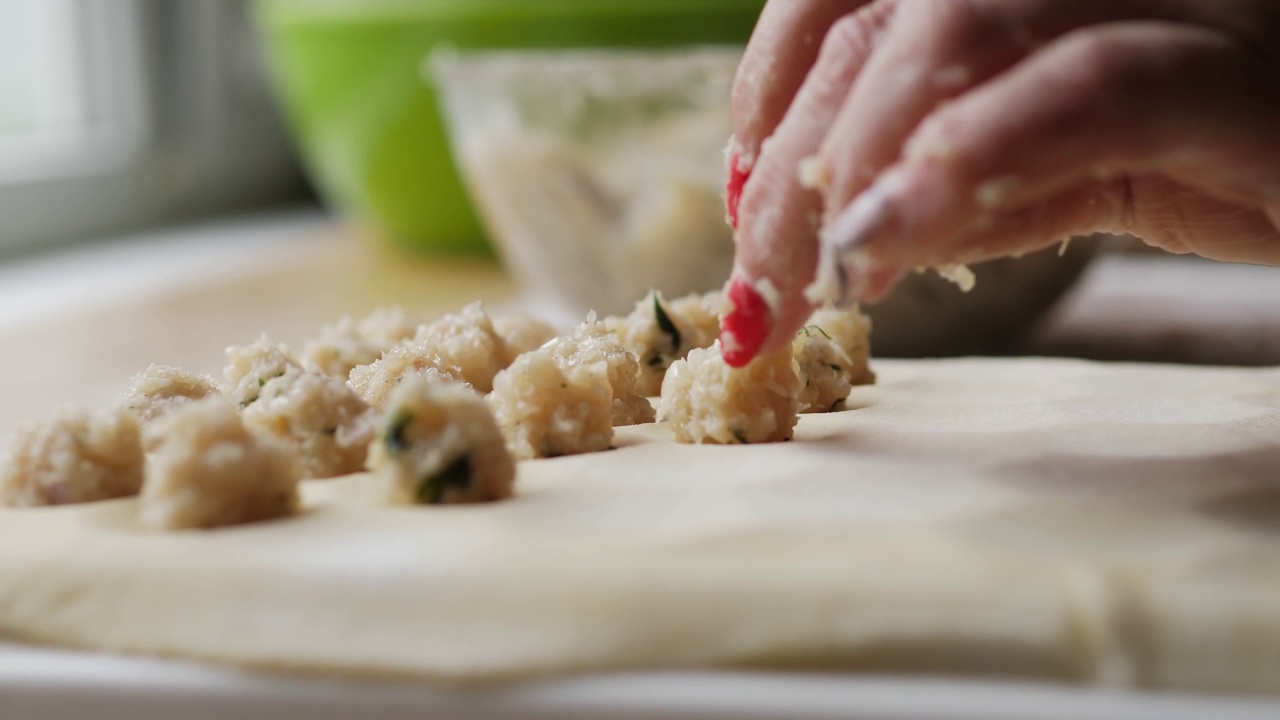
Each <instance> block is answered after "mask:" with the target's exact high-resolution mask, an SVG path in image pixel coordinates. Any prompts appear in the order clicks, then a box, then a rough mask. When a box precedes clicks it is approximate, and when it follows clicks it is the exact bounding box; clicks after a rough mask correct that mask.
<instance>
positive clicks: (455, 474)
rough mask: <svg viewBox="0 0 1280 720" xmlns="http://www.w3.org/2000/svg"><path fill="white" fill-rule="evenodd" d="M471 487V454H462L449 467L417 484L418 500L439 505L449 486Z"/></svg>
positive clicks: (456, 487)
mask: <svg viewBox="0 0 1280 720" xmlns="http://www.w3.org/2000/svg"><path fill="white" fill-rule="evenodd" d="M469 487H471V456H470V455H463V456H462V457H460V458H458V459H457V460H454V461H453V462H452V463H451V464H450V465H449V467H446V468H445V469H444V470H443V471H441V472H440V473H438V474H436V475H432V476H431V477H429V478H426V479H425V480H423V481H422V484H421V485H419V486H418V502H420V503H424V504H427V505H439V504H440V503H441V501H443V500H444V494H445V492H446V491H447V490H449V489H450V488H453V489H457V490H463V491H465V490H466V489H467V488H469Z"/></svg>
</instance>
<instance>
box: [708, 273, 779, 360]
mask: <svg viewBox="0 0 1280 720" xmlns="http://www.w3.org/2000/svg"><path fill="white" fill-rule="evenodd" d="M729 302H730V303H732V304H733V309H732V310H730V311H729V314H727V315H725V316H724V321H723V322H722V323H721V325H720V345H721V353H722V355H723V356H724V361H725V362H726V363H727V364H728V365H729V367H734V368H740V367H744V366H745V365H746V364H747V363H749V362H751V360H752V358H754V357H755V356H756V354H757V353H759V352H760V347H761V346H762V345H764V341H765V339H766V338H768V337H769V330H770V328H772V327H773V311H772V310H770V309H769V304H768V303H767V302H765V300H764V298H763V297H761V295H760V293H758V292H756V290H755V288H753V287H751V286H750V285H748V284H747V283H746V282H744V281H742V280H734V281H733V282H732V283H731V284H730V285H729Z"/></svg>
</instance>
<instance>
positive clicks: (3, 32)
mask: <svg viewBox="0 0 1280 720" xmlns="http://www.w3.org/2000/svg"><path fill="white" fill-rule="evenodd" d="M246 58H248V59H249V60H250V62H249V63H248V65H246V62H245V59H246ZM257 58H258V48H257V46H256V42H255V38H254V36H253V33H252V30H251V28H250V26H249V21H248V17H247V12H246V9H245V4H244V2H243V1H241V0H218V1H216V2H210V1H206V0H111V1H110V2H102V1H101V0H0V218H3V219H4V220H3V224H0V252H3V251H5V250H13V249H16V248H23V247H30V246H32V245H35V244H39V243H46V242H54V241H59V240H66V239H71V238H76V237H83V236H92V235H101V234H104V233H110V232H113V231H118V230H123V229H128V228H132V227H137V226H141V225H147V224H152V223H156V222H159V221H163V220H176V219H180V218H181V217H183V216H188V215H193V214H206V213H210V212H217V211H225V210H229V209H234V208H237V207H242V206H245V205H256V204H258V205H260V204H263V203H265V202H268V201H270V200H273V199H278V198H281V197H294V196H297V195H298V194H299V192H300V189H301V187H302V185H301V180H300V176H299V174H298V172H297V168H296V166H295V164H294V162H293V159H292V154H291V152H290V150H289V143H288V142H287V140H286V137H285V134H284V132H283V129H282V128H281V125H280V123H279V120H278V116H277V113H276V108H275V106H274V103H273V101H272V99H271V96H270V92H269V88H268V86H267V83H266V73H265V70H264V69H263V64H262V63H261V62H260V61H257Z"/></svg>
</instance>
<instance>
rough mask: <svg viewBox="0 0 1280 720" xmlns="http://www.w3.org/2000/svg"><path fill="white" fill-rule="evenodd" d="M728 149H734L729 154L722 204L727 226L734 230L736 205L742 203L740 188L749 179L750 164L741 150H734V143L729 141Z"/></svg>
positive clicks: (736, 217)
mask: <svg viewBox="0 0 1280 720" xmlns="http://www.w3.org/2000/svg"><path fill="white" fill-rule="evenodd" d="M729 147H730V148H734V149H731V150H730V152H729V179H728V180H727V181H726V182H725V187H724V203H725V211H726V217H727V218H728V220H729V225H730V226H732V227H733V228H734V229H735V230H736V229H737V228H738V203H739V202H741V201H742V188H743V187H745V186H746V184H747V179H748V178H750V177H751V163H749V162H747V161H746V158H745V156H744V155H743V153H742V151H741V150H738V149H736V147H737V143H736V141H734V140H730V141H729Z"/></svg>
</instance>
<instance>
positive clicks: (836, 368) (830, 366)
mask: <svg viewBox="0 0 1280 720" xmlns="http://www.w3.org/2000/svg"><path fill="white" fill-rule="evenodd" d="M827 367H829V368H831V369H832V370H834V371H836V372H838V373H841V372H844V368H842V367H840V366H839V365H833V364H831V363H827Z"/></svg>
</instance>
